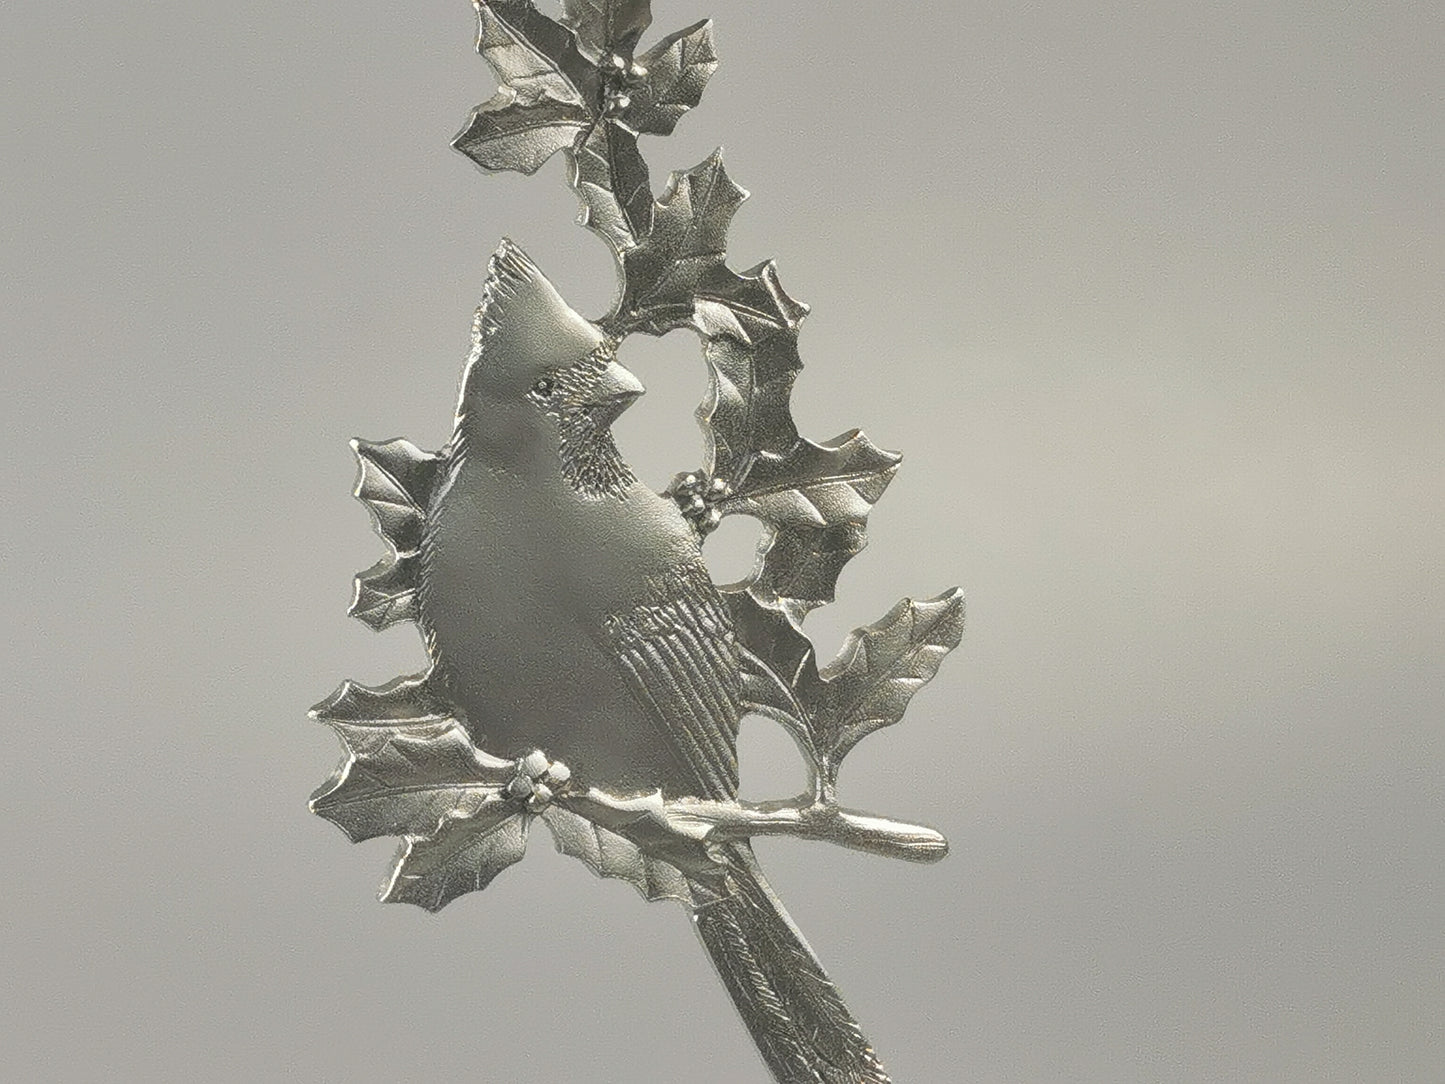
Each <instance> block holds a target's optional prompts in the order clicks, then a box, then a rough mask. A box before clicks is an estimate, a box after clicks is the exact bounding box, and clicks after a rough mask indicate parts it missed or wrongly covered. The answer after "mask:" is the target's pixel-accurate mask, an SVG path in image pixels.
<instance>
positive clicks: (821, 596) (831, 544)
mask: <svg viewBox="0 0 1445 1084" xmlns="http://www.w3.org/2000/svg"><path fill="white" fill-rule="evenodd" d="M867 544H868V532H867V528H866V526H865V525H864V524H863V523H860V522H849V523H836V524H833V525H831V526H828V527H815V526H813V525H812V524H809V523H791V524H789V525H787V526H785V527H768V528H767V529H766V530H765V533H764V536H763V539H762V542H761V544H760V546H759V551H760V554H761V556H760V557H759V560H758V565H757V568H756V569H755V570H754V572H753V576H752V579H751V580H750V581H749V587H750V589H751V590H752V591H753V592H755V593H756V594H757V595H758V596H759V597H761V598H766V599H770V600H774V601H776V603H777V604H778V605H779V606H781V607H782V608H783V609H784V610H785V611H786V612H787V613H788V615H789V616H790V617H791V618H792V619H793V620H794V621H796V622H801V621H802V620H803V618H804V616H806V615H807V613H808V612H809V611H810V610H815V609H817V608H818V607H819V606H823V605H826V604H827V603H830V602H832V601H833V600H834V598H835V597H836V594H837V590H838V576H839V575H840V574H841V573H842V571H843V568H844V566H845V565H847V563H848V562H849V561H851V560H852V559H853V558H854V557H856V556H858V554H860V553H862V552H863V548H864V547H865V546H866V545H867Z"/></svg>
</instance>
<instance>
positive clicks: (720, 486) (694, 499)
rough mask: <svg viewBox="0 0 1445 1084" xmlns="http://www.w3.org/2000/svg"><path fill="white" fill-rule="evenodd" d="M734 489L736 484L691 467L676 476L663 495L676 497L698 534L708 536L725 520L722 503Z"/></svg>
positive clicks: (678, 504) (674, 498) (684, 514)
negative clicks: (732, 484)
mask: <svg viewBox="0 0 1445 1084" xmlns="http://www.w3.org/2000/svg"><path fill="white" fill-rule="evenodd" d="M732 492H733V487H732V486H731V485H729V484H728V483H727V482H725V481H723V479H721V478H714V477H712V476H711V475H709V474H707V473H705V472H703V471H688V472H686V473H685V474H679V475H677V476H675V477H674V478H673V480H672V485H670V486H668V487H667V489H666V491H665V492H664V494H663V495H664V496H667V497H671V498H672V499H673V500H675V501H676V502H677V507H678V508H679V509H681V510H682V515H683V518H684V519H686V520H687V521H688V522H689V523H691V524H692V525H693V527H694V528H696V530H697V533H698V534H700V535H703V536H706V535H708V534H709V533H711V532H712V531H713V530H714V529H716V527H717V525H718V524H719V523H721V522H722V517H723V514H722V510H721V509H720V508H719V507H718V505H720V504H721V503H722V502H723V501H725V500H726V499H727V498H728V497H731V496H732Z"/></svg>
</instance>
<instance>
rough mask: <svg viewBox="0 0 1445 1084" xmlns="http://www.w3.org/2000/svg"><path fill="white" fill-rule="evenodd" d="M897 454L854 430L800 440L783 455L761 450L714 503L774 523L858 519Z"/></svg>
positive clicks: (884, 484) (888, 476) (893, 468)
mask: <svg viewBox="0 0 1445 1084" xmlns="http://www.w3.org/2000/svg"><path fill="white" fill-rule="evenodd" d="M902 458H903V457H902V456H900V455H897V454H896V453H894V452H885V451H883V449H881V448H879V447H878V446H877V445H875V444H874V443H873V442H872V441H870V440H869V439H868V438H867V437H865V436H864V435H863V434H862V433H861V432H860V431H859V430H857V429H853V430H850V431H848V432H847V433H844V434H842V435H841V436H837V437H834V438H833V439H832V440H830V441H828V442H827V443H825V444H814V443H813V442H812V441H810V440H799V441H798V442H797V443H796V444H794V445H793V446H792V447H791V448H789V449H788V450H787V451H786V452H785V453H783V454H782V455H776V454H769V453H767V452H763V453H762V454H760V455H758V456H757V458H756V459H755V460H754V461H753V463H752V466H751V467H750V469H749V470H748V472H747V474H746V475H745V476H744V477H743V479H742V480H741V481H740V482H739V483H738V484H737V485H736V486H735V489H734V493H733V495H732V496H731V497H729V498H728V499H727V500H725V501H723V502H722V503H721V504H720V505H719V507H720V508H721V509H722V511H723V512H724V513H725V514H730V513H735V512H743V513H746V514H748V515H752V516H756V517H758V518H759V519H761V520H763V521H764V522H766V523H771V524H773V525H775V526H778V527H787V526H792V525H795V524H806V525H810V526H813V527H829V526H832V525H834V524H839V523H862V522H863V521H864V520H865V519H866V518H867V516H868V513H869V511H870V510H871V509H872V508H873V505H874V504H876V503H877V501H878V498H879V497H881V496H883V491H884V490H885V489H887V488H888V483H889V482H891V481H892V480H893V476H894V474H896V473H897V472H898V464H899V463H900V462H901V461H902Z"/></svg>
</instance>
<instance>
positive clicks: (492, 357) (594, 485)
mask: <svg viewBox="0 0 1445 1084" xmlns="http://www.w3.org/2000/svg"><path fill="white" fill-rule="evenodd" d="M642 393H643V387H642V384H641V383H640V382H639V381H638V379H637V378H636V377H635V376H633V375H632V373H631V372H629V371H628V370H627V369H626V368H624V367H623V366H622V365H621V364H619V363H618V361H617V341H616V340H615V339H613V338H611V337H610V336H608V335H607V334H606V333H604V332H603V331H602V329H601V328H599V327H598V326H597V325H596V324H593V323H592V322H591V321H589V320H587V319H584V318H583V317H582V316H580V315H579V314H578V313H577V312H575V311H574V310H573V309H572V308H571V307H570V306H569V305H568V304H567V303H566V302H565V301H563V300H562V296H561V295H560V294H559V293H558V292H557V289H556V287H554V286H553V285H552V284H551V283H550V282H549V281H548V280H547V277H546V276H545V275H543V274H542V272H541V271H540V270H539V269H538V267H537V265H536V264H534V263H533V262H532V261H531V259H529V258H528V256H527V254H526V253H525V252H523V251H522V250H521V249H520V248H518V247H517V246H516V245H515V244H513V243H512V242H511V241H503V242H502V244H501V246H500V247H499V248H498V249H497V251H496V252H495V253H494V254H493V255H492V258H491V262H490V264H489V266H488V276H487V282H486V285H485V287H484V288H483V290H482V303H481V305H480V306H479V307H478V309H477V315H476V319H475V321H474V322H473V325H472V352H471V355H470V357H469V358H468V360H467V367H466V371H465V373H464V374H463V377H462V394H461V402H460V403H459V405H458V407H457V433H458V435H459V436H460V437H461V439H462V440H463V442H464V443H465V444H466V446H467V447H468V449H469V451H471V452H472V453H480V454H482V455H484V456H486V457H487V458H489V459H490V460H491V461H492V464H493V465H495V466H506V465H508V464H509V463H518V462H519V461H521V460H522V459H524V458H525V457H527V456H532V455H536V454H539V453H540V452H542V451H543V450H544V448H545V450H546V451H547V452H555V453H556V455H557V456H558V457H559V458H560V460H561V463H562V468H563V473H564V475H566V476H567V478H568V480H569V481H571V482H572V483H573V484H574V486H576V487H577V488H579V489H582V490H584V491H588V492H589V493H590V494H591V495H596V494H597V492H615V491H617V490H619V489H620V488H622V487H625V485H626V484H630V482H632V481H634V480H635V479H634V478H633V477H632V475H631V472H630V471H629V470H628V469H627V467H626V464H624V463H622V461H621V457H620V455H619V454H618V452H617V448H616V445H615V444H614V443H613V441H612V436H611V426H612V423H613V422H614V421H616V420H617V418H618V417H620V416H621V414H622V412H623V411H624V410H626V409H627V407H628V406H629V405H631V403H632V402H633V401H634V400H635V399H636V398H637V397H638V396H639V395H641V394H642ZM539 441H540V442H541V447H539Z"/></svg>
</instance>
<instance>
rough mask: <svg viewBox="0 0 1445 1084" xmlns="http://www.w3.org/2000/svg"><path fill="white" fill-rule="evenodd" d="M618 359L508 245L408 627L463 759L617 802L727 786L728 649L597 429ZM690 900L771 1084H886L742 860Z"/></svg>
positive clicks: (668, 537)
mask: <svg viewBox="0 0 1445 1084" xmlns="http://www.w3.org/2000/svg"><path fill="white" fill-rule="evenodd" d="M616 346H617V344H616V342H615V341H614V340H612V339H611V338H609V337H608V336H607V335H606V334H605V333H604V332H603V331H602V330H601V329H600V328H598V327H597V326H596V325H594V324H592V323H591V322H589V321H588V320H586V319H584V318H583V317H581V316H580V315H578V314H577V313H576V312H574V311H573V310H572V309H571V308H570V307H569V306H568V305H567V304H566V302H565V301H563V299H562V298H561V296H560V295H559V294H558V292H557V290H556V289H555V288H554V287H553V286H552V284H551V283H550V282H549V281H548V280H547V279H546V277H545V276H544V275H543V274H542V273H541V271H539V270H538V269H537V267H536V265H535V264H533V263H532V261H531V260H530V259H528V257H527V256H526V255H525V254H524V253H523V252H522V251H521V249H519V248H518V247H517V246H515V245H514V244H512V243H510V242H503V244H502V246H501V247H500V248H499V249H498V250H497V252H496V254H495V255H494V256H493V257H492V260H491V263H490V267H489V276H488V279H487V283H486V286H485V289H484V291H483V299H482V303H481V306H480V307H479V309H478V310H477V315H476V320H475V323H474V328H473V349H472V352H471V356H470V357H469V359H468V362H467V366H466V369H465V372H464V374H463V378H462V389H461V398H460V404H459V406H458V409H457V417H456V426H455V430H454V433H453V436H452V438H451V442H450V444H449V446H448V448H447V451H446V454H445V457H444V462H445V463H446V468H445V474H444V476H443V478H442V480H441V482H440V484H439V485H437V486H436V488H435V489H434V490H433V493H432V496H431V499H430V502H429V504H428V507H427V509H426V519H425V532H424V536H423V539H422V544H421V561H422V566H421V574H420V576H419V584H420V591H419V595H418V610H419V622H420V625H421V628H422V632H423V636H424V638H425V642H426V645H427V650H428V653H429V654H430V656H431V659H432V663H433V668H434V675H435V677H436V678H437V679H439V680H440V681H442V682H443V683H444V684H445V687H446V689H447V691H448V695H449V697H450V698H451V699H452V701H453V702H454V703H455V704H456V705H457V706H458V707H460V708H461V709H462V712H463V714H464V716H465V721H466V725H467V727H468V729H469V731H470V732H471V736H472V738H473V740H474V741H475V742H476V744H477V745H478V746H480V747H482V748H485V749H486V750H487V751H488V752H490V753H492V754H495V755H497V756H504V757H517V756H521V755H524V754H526V753H527V752H529V751H531V750H533V749H541V750H543V751H544V752H545V753H547V755H548V756H549V757H552V758H555V759H558V760H561V761H563V762H565V763H566V764H567V765H569V766H570V767H571V768H572V770H573V771H574V773H575V774H576V776H577V777H578V778H579V779H580V780H582V781H584V782H585V783H586V784H587V785H590V786H595V787H599V788H602V789H605V790H607V791H609V792H612V793H614V794H626V793H640V792H650V791H656V790H661V791H662V793H663V794H664V795H665V796H666V797H669V798H679V797H687V796H696V797H700V798H708V799H720V800H726V799H731V798H734V797H735V796H736V793H737V786H738V765H737V733H738V723H739V719H740V716H741V708H740V701H739V697H740V686H741V677H740V673H739V661H738V647H737V642H736V637H735V634H734V630H733V626H732V622H731V619H730V617H729V615H728V611H727V608H726V606H725V605H724V603H723V600H722V598H721V597H720V595H719V594H718V591H717V588H716V587H715V585H714V584H713V582H712V579H711V578H710V576H709V574H708V571H707V567H706V565H705V564H704V563H703V559H702V554H701V549H700V544H699V543H700V540H699V536H698V534H697V531H696V529H695V528H694V527H693V526H692V525H691V524H690V523H689V522H688V521H687V520H686V519H685V518H684V516H683V515H682V513H681V511H680V510H679V508H678V506H677V505H676V503H675V502H674V501H673V500H672V499H671V498H669V497H666V496H662V495H659V494H658V493H656V492H654V491H653V490H652V489H650V488H649V487H647V486H646V485H644V484H642V483H641V482H639V480H638V479H637V477H636V476H635V475H634V474H633V472H632V470H631V469H630V468H629V467H628V465H627V463H626V462H625V461H624V459H623V457H622V454H621V452H620V451H619V450H618V447H617V444H616V442H615V441H614V439H613V436H612V432H611V426H612V423H613V422H614V421H615V420H616V419H617V418H618V417H619V416H620V415H621V414H622V412H623V411H624V410H625V409H626V408H627V407H628V405H629V404H631V403H632V402H633V401H634V400H635V399H636V398H637V397H638V396H639V395H641V394H642V392H643V388H642V385H641V384H640V383H639V382H638V381H637V379H636V377H634V376H633V375H632V374H631V373H630V372H629V371H628V370H627V369H625V368H624V367H623V366H622V365H621V364H619V363H618V361H617V358H616ZM727 861H728V867H729V868H728V873H727V876H726V877H725V878H723V880H722V883H721V885H716V884H711V883H710V884H707V885H704V884H701V883H698V882H694V883H693V884H692V895H693V908H694V909H693V917H694V922H695V925H696V928H697V931H698V934H699V935H700V937H701V939H702V942H703V944H704V945H705V946H706V948H707V950H708V953H709V955H710V956H711V957H712V960H713V963H714V965H715V966H716V967H717V970H718V973H719V974H720V975H721V977H722V979H723V982H724V984H725V985H726V986H727V989H728V991H729V993H730V994H731V995H732V997H733V1000H734V1002H735V1003H736V1005H737V1008H738V1011H739V1013H740V1014H741V1016H742V1018H743V1020H744V1021H745V1022H746V1024H747V1026H748V1029H749V1030H750V1032H751V1033H752V1036H753V1038H754V1040H755V1041H756V1043H757V1045H758V1049H759V1051H760V1052H761V1054H762V1056H763V1058H764V1060H765V1061H766V1062H767V1064H768V1066H769V1068H770V1069H771V1070H772V1072H773V1075H774V1076H775V1077H776V1079H777V1080H778V1081H780V1082H782V1084H886V1082H887V1080H888V1078H887V1076H886V1074H885V1073H884V1071H883V1068H882V1066H881V1065H880V1063H879V1061H878V1059H877V1057H876V1056H875V1055H874V1053H873V1050H872V1048H871V1047H870V1045H869V1043H868V1041H867V1040H866V1039H865V1038H864V1036H863V1034H862V1032H861V1030H860V1029H859V1027H858V1024H857V1023H856V1021H855V1020H854V1019H853V1017H852V1016H851V1015H850V1013H849V1012H848V1009H847V1007H846V1006H845V1005H844V1003H843V1001H842V999H841V998H840V996H839V995H838V992H837V990H836V988H835V987H834V986H833V984H832V983H831V982H830V981H829V979H828V977H827V975H826V974H825V973H824V971H823V969H822V967H821V965H820V964H819V963H818V961H817V959H816V957H815V956H814V955H813V952H812V950H811V949H809V947H808V945H807V943H806V941H804V939H803V937H802V935H801V934H800V933H799V931H798V930H797V928H796V927H795V926H794V925H793V923H792V921H791V920H790V919H789V918H788V915H787V913H786V912H785V911H784V910H783V907H782V904H781V903H780V902H779V900H778V898H777V896H776V895H775V894H774V893H773V891H772V889H771V888H770V887H769V886H768V884H767V882H766V880H764V878H763V875H762V873H761V871H760V870H759V868H758V864H757V861H756V859H755V858H754V856H753V852H752V848H751V847H750V846H749V845H748V844H746V843H736V844H729V849H728V851H727Z"/></svg>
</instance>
